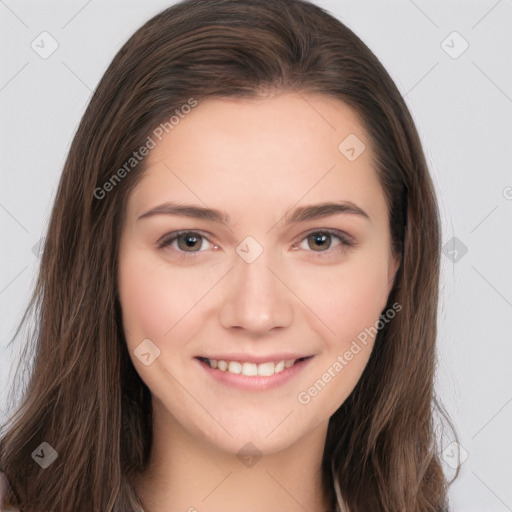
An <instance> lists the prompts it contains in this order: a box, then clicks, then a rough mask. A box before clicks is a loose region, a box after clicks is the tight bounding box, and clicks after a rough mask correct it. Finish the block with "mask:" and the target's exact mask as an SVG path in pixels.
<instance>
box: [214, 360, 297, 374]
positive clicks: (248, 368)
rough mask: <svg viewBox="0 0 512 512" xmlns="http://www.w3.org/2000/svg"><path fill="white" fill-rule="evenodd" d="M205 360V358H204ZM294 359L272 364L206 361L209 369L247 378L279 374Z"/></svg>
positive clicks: (292, 362)
mask: <svg viewBox="0 0 512 512" xmlns="http://www.w3.org/2000/svg"><path fill="white" fill-rule="evenodd" d="M205 359H206V358H205ZM295 361H296V359H289V360H287V361H279V362H277V363H274V362H272V361H269V362H268V363H261V364H255V363H247V362H245V363H240V362H238V361H224V360H222V359H219V360H217V359H208V363H209V365H210V367H211V368H214V369H218V370H221V371H223V372H229V373H235V374H242V375H246V376H247V377H255V376H260V377H271V376H272V375H274V374H275V373H281V372H282V371H283V370H284V369H286V368H290V367H291V366H293V364H294V363H295Z"/></svg>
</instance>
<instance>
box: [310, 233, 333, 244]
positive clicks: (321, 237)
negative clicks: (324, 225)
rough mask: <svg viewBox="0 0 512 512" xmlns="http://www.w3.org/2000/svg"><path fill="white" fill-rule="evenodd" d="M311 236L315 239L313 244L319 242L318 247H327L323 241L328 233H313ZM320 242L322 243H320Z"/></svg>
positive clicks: (327, 236) (328, 236)
mask: <svg viewBox="0 0 512 512" xmlns="http://www.w3.org/2000/svg"><path fill="white" fill-rule="evenodd" d="M311 238H312V239H313V240H314V241H315V244H320V247H328V246H329V244H325V241H326V240H327V239H328V238H330V235H329V234H325V233H320V234H314V235H312V236H311ZM322 243H323V244H324V245H322Z"/></svg>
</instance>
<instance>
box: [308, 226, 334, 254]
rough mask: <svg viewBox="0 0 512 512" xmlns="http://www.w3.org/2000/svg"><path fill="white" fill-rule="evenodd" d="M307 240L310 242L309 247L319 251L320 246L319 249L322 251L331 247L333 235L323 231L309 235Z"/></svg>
mask: <svg viewBox="0 0 512 512" xmlns="http://www.w3.org/2000/svg"><path fill="white" fill-rule="evenodd" d="M307 240H308V242H309V247H310V248H312V249H313V250H315V251H317V247H319V249H318V250H320V251H322V250H326V249H329V248H330V247H331V242H332V238H331V235H330V234H329V233H324V232H322V231H318V232H316V233H313V234H311V235H309V236H308V238H307Z"/></svg>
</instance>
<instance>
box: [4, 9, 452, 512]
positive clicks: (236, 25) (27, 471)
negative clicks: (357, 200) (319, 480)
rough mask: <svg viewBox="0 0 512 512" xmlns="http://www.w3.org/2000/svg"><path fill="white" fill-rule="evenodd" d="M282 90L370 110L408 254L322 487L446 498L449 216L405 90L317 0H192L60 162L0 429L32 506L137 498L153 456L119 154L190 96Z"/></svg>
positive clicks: (131, 46)
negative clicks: (440, 397)
mask: <svg viewBox="0 0 512 512" xmlns="http://www.w3.org/2000/svg"><path fill="white" fill-rule="evenodd" d="M284 90H290V91H294V92H298V93H300V94H302V93H317V94H323V95H328V96H330V97H333V98H336V99H338V100H341V101H343V102H345V103H346V104H348V105H349V106H351V107H352V108H353V109H354V110H355V112H356V113H357V114H358V115H359V116H360V118H361V120H362V122H363V123H364V125H365V127H366V129H367V131H368V133H369V135H370V139H371V142H372V145H373V149H374V153H375V161H374V167H375V171H376V173H377V175H378V176H379V179H380V182H381V184H382V188H383V191H384V193H385V197H386V200H387V205H388V212H389V222H390V232H391V237H392V245H393V249H394V250H395V252H396V254H398V255H400V257H401V264H400V267H399V269H398V272H397V274H396V277H395V283H394V286H393V289H392V291H391V293H390V295H389V300H388V304H389V305H391V304H395V303H398V304H400V305H401V311H400V313H399V314H397V315H396V316H395V318H394V319H393V320H392V321H390V322H388V323H386V324H385V326H384V327H383V328H382V329H381V330H380V331H379V333H378V336H377V339H376V342H375V346H374V349H373V351H372V354H371V356H370V360H369V362H368V364H367V366H366V368H365V370H364V372H363V374H362V376H361V379H360V380H359V382H358V384H357V385H356V387H355V389H354V390H353V392H352V393H351V395H350V396H349V397H348V399H347V400H346V401H345V402H344V403H343V404H342V405H341V407H340V408H339V409H338V410H337V411H336V412H335V414H334V415H333V416H332V417H331V418H330V421H329V427H328V432H327V438H326V444H325V451H324V457H323V468H322V472H323V482H324V485H325V491H326V492H327V493H328V496H329V497H330V499H331V501H332V503H333V506H336V507H337V508H338V509H339V510H347V511H350V512H362V511H372V512H375V511H377V510H380V511H385V512H427V511H431V512H434V511H435V512H441V511H444V510H447V498H446V496H447V488H448V482H447V480H446V478H445V475H444V474H443V471H442V468H441V464H440V458H439V447H438V442H437V440H436V435H435V421H434V420H435V418H436V415H437V413H439V412H440V413H441V415H442V417H444V418H446V419H448V418H447V417H446V415H445V413H444V411H443V409H442V407H441V406H439V404H438V402H437V400H436V397H435V394H434V390H433V381H434V370H435V362H436V361H435V342H436V332H437V331H436V329H437V323H436V322H437V320H436V319H437V304H438V286H439V264H440V262H439V258H440V221H439V214H438V208H437V203H436V197H435V192H434V188H433V184H432V181H431V178H430V176H429V172H428V167H427V164H426V161H425V157H424V154H423V150H422V147H421V143H420V140H419V137H418V133H417V131H416V128H415V125H414V123H413V120H412V118H411V115H410V113H409V111H408V109H407V106H406V104H405V102H404V100H403V98H402V97H401V95H400V93H399V91H398V89H397V87H396V86H395V84H394V83H393V81H392V80H391V78H390V76H389V74H388V73H387V72H386V70H385V69H384V68H383V66H382V65H381V63H380V62H379V60H378V59H377V58H376V57H375V55H374V54H373V53H372V52H371V51H370V50H369V48H368V47H367V46H366V45H365V44H364V43H363V42H362V41H361V40H360V39H359V38H358V37H357V36H356V35H355V34H354V33H353V32H352V31H351V30H349V29H348V28H347V27H346V26H344V25H343V24H342V23H341V22H340V21H338V20H337V19H335V18H334V17H332V16H331V15H329V14H328V13H327V12H326V11H324V10H323V9H321V8H320V7H318V6H315V5H313V4H310V3H308V2H307V1H303V0H216V1H215V2H211V1H209V0H186V1H183V2H180V3H178V4H175V5H173V6H171V7H170V8H168V9H166V10H165V11H163V12H162V13H160V14H159V15H157V16H155V17H154V18H152V19H151V20H149V21H148V22H147V23H145V24H144V25H143V26H142V27H141V28H140V29H139V30H138V31H137V32H136V33H135V34H134V35H133V36H132V37H131V38H130V39H129V40H128V42H127V43H126V44H125V45H124V46H123V48H122V49H121V50H120V51H119V52H118V54H117V55H116V56H115V58H114V60H113V62H112V63H111V65H110V67H109V68H108V70H107V71H106V73H105V75H104V76H103V78H102V79H101V81H100V83H99V85H98V87H97V89H96V91H95V93H94V95H93V97H92V99H91V101H90V104H89V106H88V108H87V110H86V112H85V114H84V116H83V118H82V121H81V123H80V125H79V127H78V130H77V133H76V135H75V137H74V140H73V143H72V146H71V149H70V152H69V155H68V157H67V160H66V163H65V166H64V170H63V173H62V177H61V180H60V183H59V188H58V191H57V195H56V199H55V204H54V207H53V210H52V214H51V219H50V223H49V227H48V231H47V236H46V242H45V244H44V251H43V254H42V260H41V266H40V272H39V277H38V281H37V284H36V287H35V290H34V293H33V295H32V298H31V301H30V303H29V305H28V307H27V310H26V312H25V315H24V316H23V319H22V321H21V323H20V327H21V325H22V324H24V323H25V322H26V321H27V318H28V315H29V314H30V313H34V316H35V319H36V328H35V329H33V331H32V332H31V335H30V336H27V341H28V342H31V343H32V344H30V343H27V345H26V347H27V350H26V355H27V357H28V356H30V358H31V359H30V360H31V361H32V362H31V364H30V366H29V368H30V378H29V379H28V381H27V384H26V385H25V386H24V389H23V393H22V399H21V402H20V405H19V407H18V408H17V410H16V411H15V413H14V414H12V416H11V418H10V420H9V421H8V422H7V423H6V424H5V425H4V426H3V430H2V435H1V439H0V467H2V468H3V469H4V470H5V471H6V473H7V474H8V476H9V479H10V481H11V484H12V486H13V488H14V489H15V490H16V491H17V494H18V497H19V499H20V504H21V507H22V508H23V510H24V511H27V512H29V511H38V512H40V511H42V510H51V511H52V512H69V511H71V510H78V511H85V510H87V511H101V512H105V511H115V512H134V511H137V510H140V505H139V504H138V499H137V497H136V495H135V492H134V490H133V488H132V486H131V485H130V481H131V478H132V477H133V475H134V474H135V473H137V472H140V471H143V470H144V468H145V467H146V463H147V461H148V456H149V452H150V448H151V440H152V438H151V436H152V418H151V412H152V411H151V400H150V393H149V390H148V388H147V387H146V386H145V384H144V383H143V382H142V380H141V379H140V377H139V376H138V374H137V372H136V371H135V369H134V367H133V364H132V362H131V360H130V358H129V354H128V352H127V347H126V342H125V338H124V333H123V328H122V322H121V315H120V312H121V311H120V304H119V300H118V295H117V264H118V247H119V237H120V233H121V229H122V226H123V222H124V215H125V209H126V204H127V199H128V196H129V194H130V192H131V191H132V190H133V188H134V187H135V186H136V184H137V183H138V180H139V179H140V177H141V176H142V174H143V171H144V161H143V160H142V161H141V162H140V163H139V164H138V165H134V166H133V168H131V167H130V168H127V167H126V162H127V161H129V159H130V158H131V156H132V155H133V153H134V151H137V150H138V149H139V148H140V147H142V146H144V145H145V143H146V142H147V140H148V136H149V135H151V134H152V133H154V130H155V127H157V126H159V125H160V124H161V123H164V122H166V120H168V119H170V117H171V116H172V115H173V114H175V112H176V110H178V111H179V110H180V109H181V108H182V106H183V105H185V104H187V103H189V102H190V99H191V98H194V99H195V100H194V101H199V102H200V101H201V100H202V99H204V98H212V97H239V98H242V97H244V98H251V97H256V96H259V95H264V94H265V93H267V92H269V91H284ZM340 142H341V141H340ZM123 165H124V166H125V171H126V172H124V173H122V179H117V178H116V179H115V180H114V179H113V175H114V174H115V173H116V171H117V170H118V169H121V168H122V167H123ZM117 176H118V177H119V176H120V173H118V174H117ZM107 182H110V183H111V185H110V186H108V187H105V184H106V183H107ZM107 189H108V190H107ZM107 192H108V193H107ZM20 327H19V328H18V330H17V331H16V334H15V337H16V336H18V334H19V332H20ZM29 347H30V349H29ZM448 421H449V419H448ZM450 425H451V423H450ZM42 442H47V443H48V444H49V445H50V446H51V447H52V448H53V449H55V450H56V452H57V453H58V457H57V459H56V460H55V461H54V462H53V463H52V465H51V466H50V467H48V468H47V469H42V468H41V467H40V466H39V465H38V464H36V463H35V462H34V461H33V460H32V457H31V454H32V453H33V451H34V450H35V449H36V448H37V447H38V446H39V445H40V444H41V443H42Z"/></svg>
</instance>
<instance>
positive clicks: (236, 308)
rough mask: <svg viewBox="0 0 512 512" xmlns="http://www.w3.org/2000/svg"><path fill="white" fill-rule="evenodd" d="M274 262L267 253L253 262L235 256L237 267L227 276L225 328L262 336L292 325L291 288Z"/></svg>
mask: <svg viewBox="0 0 512 512" xmlns="http://www.w3.org/2000/svg"><path fill="white" fill-rule="evenodd" d="M271 263H272V262H271V261H269V257H268V253H267V251H263V253H262V254H261V255H260V256H259V257H258V258H257V259H256V260H255V261H253V262H252V263H247V262H246V261H244V260H243V259H242V258H240V257H238V256H236V258H235V263H234V265H235V268H233V269H232V270H231V272H229V273H228V275H227V276H226V283H225V287H226V289H225V293H224V294H223V298H222V304H221V308H220V322H221V324H222V325H223V327H226V328H238V329H244V330H245V331H247V332H248V333H250V334H252V335H254V336H261V335H265V334H267V333H269V332H270V331H271V330H273V329H277V328H279V327H281V328H283V327H288V326H290V325H291V323H292V321H293V303H292V301H293V293H292V292H291V291H290V288H292V287H291V286H290V283H287V282H286V278H284V276H283V275H280V274H283V273H282V272H279V271H277V270H275V269H274V267H276V265H275V264H271ZM289 287H290V288H289Z"/></svg>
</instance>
